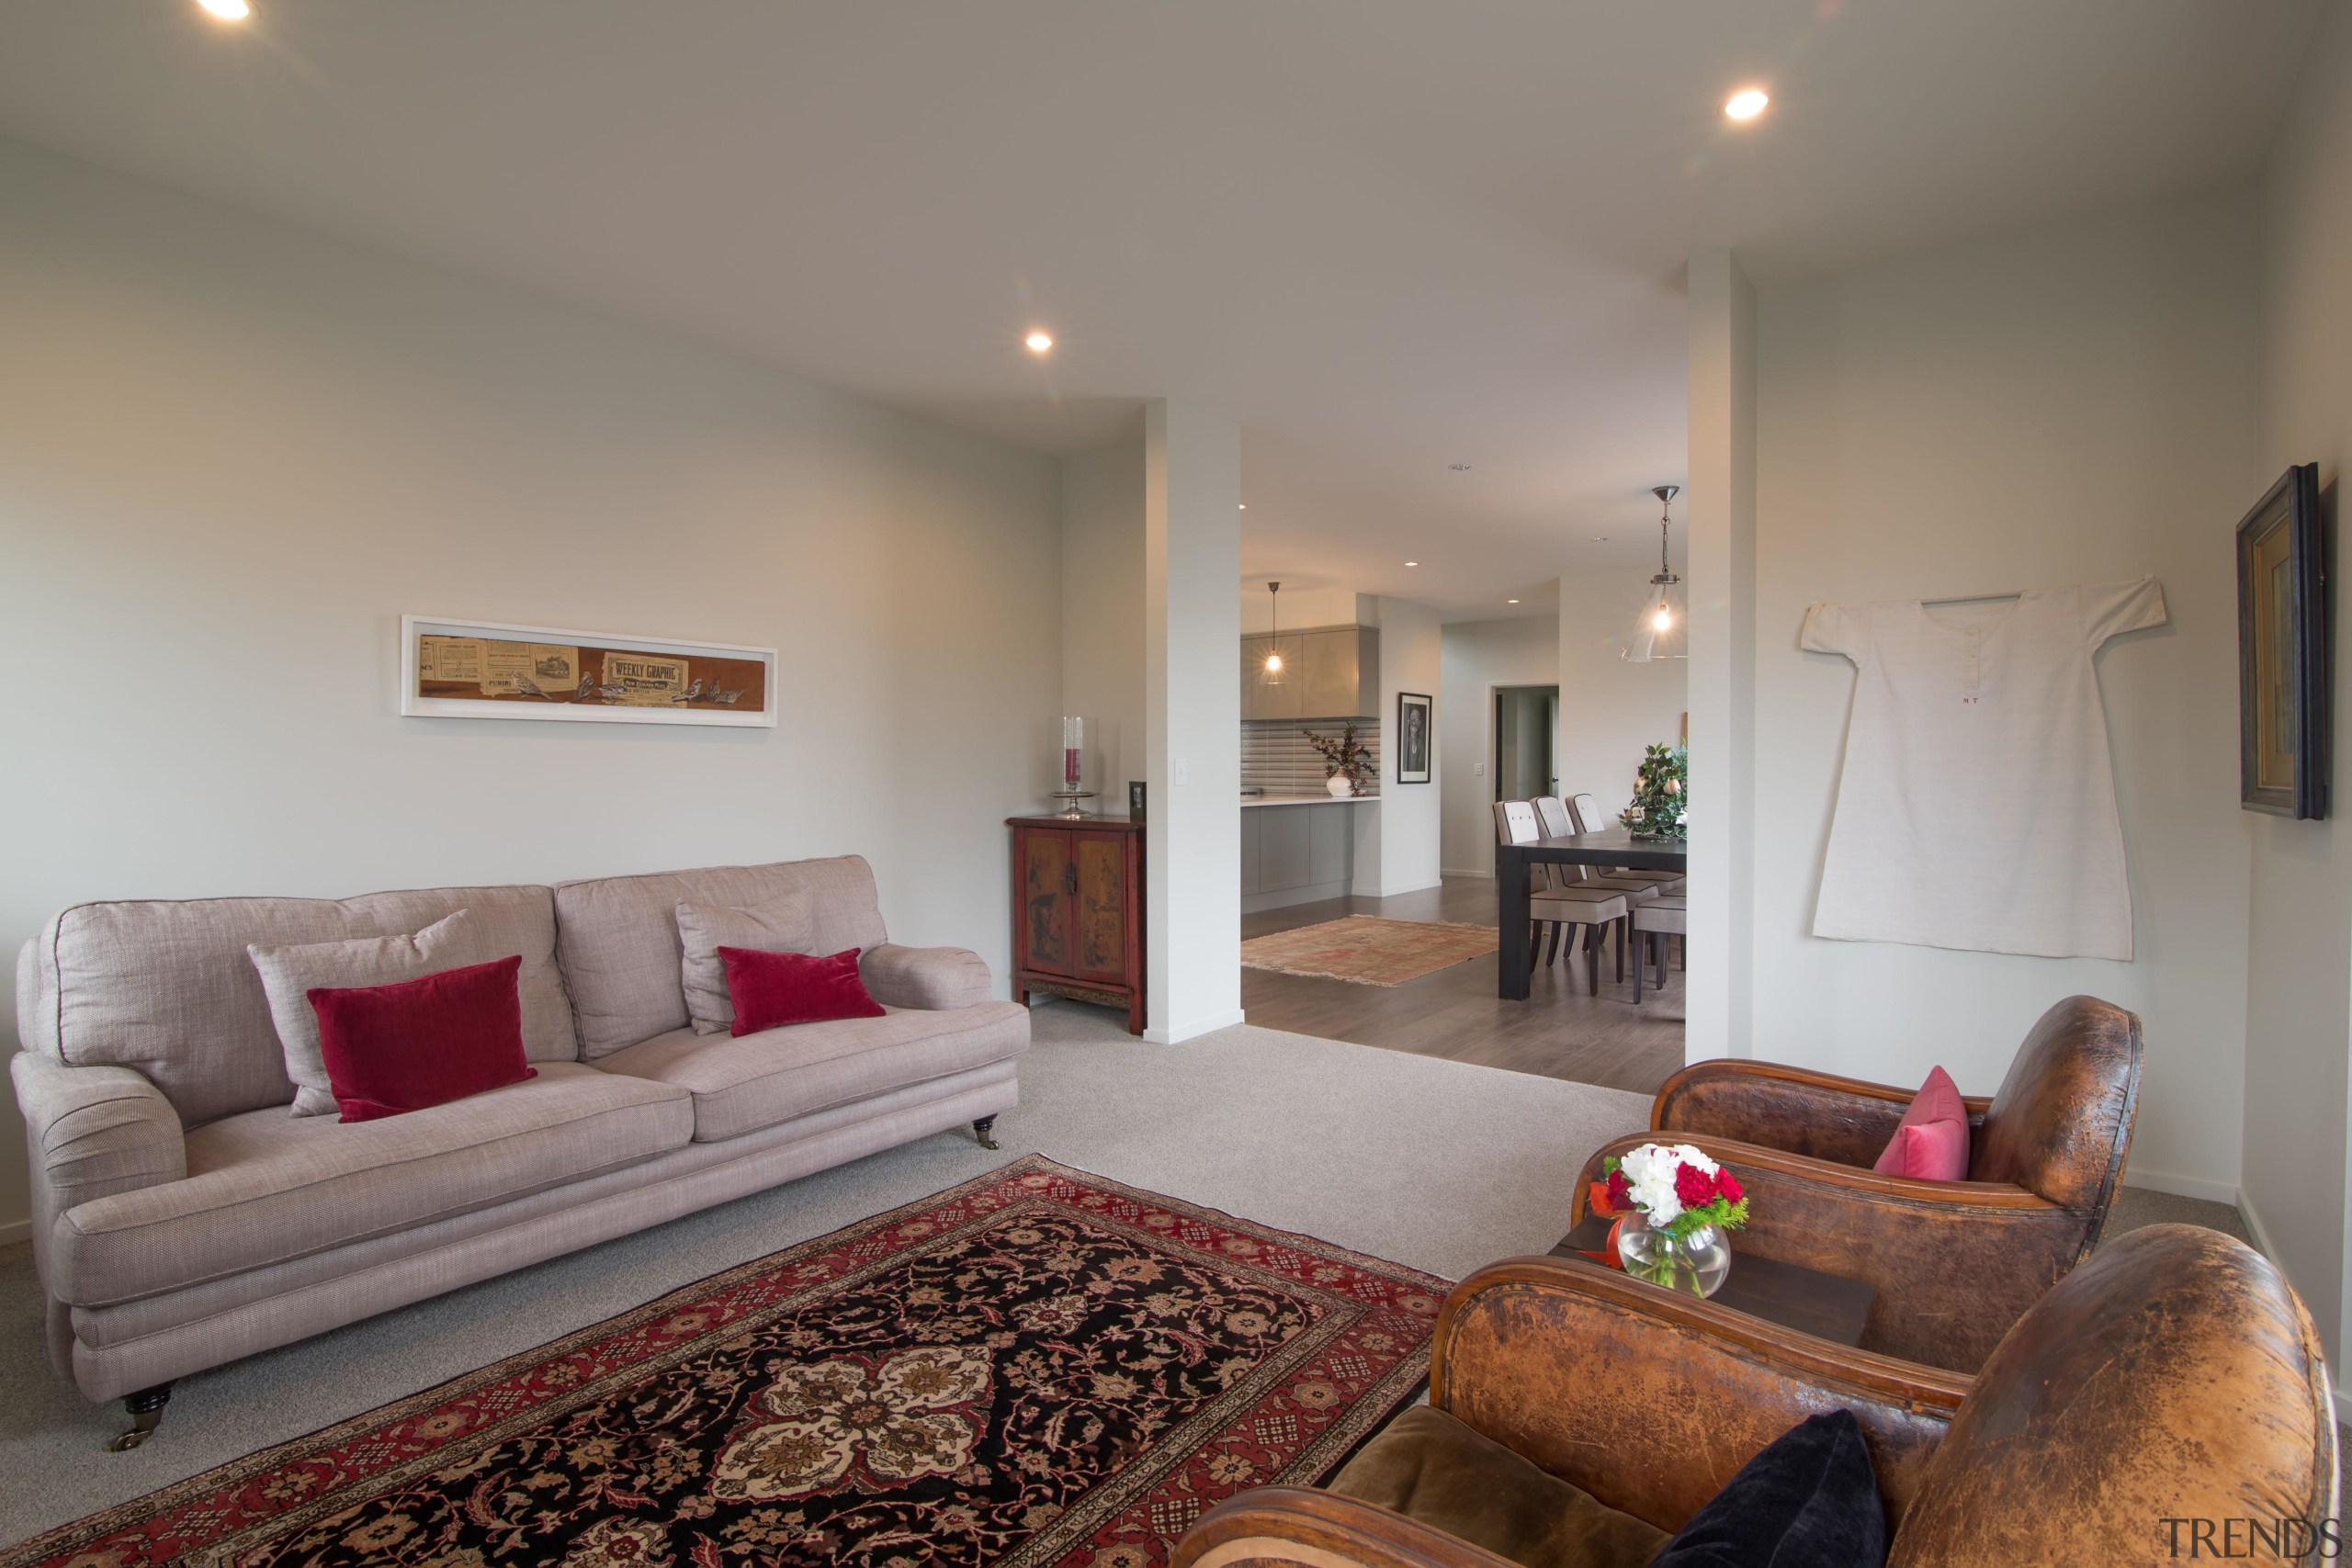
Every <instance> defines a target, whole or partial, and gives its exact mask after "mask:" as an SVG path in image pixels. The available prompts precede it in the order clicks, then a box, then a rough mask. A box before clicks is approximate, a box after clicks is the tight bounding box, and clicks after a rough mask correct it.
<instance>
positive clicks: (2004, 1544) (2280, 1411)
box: [1171, 1225, 2337, 1568]
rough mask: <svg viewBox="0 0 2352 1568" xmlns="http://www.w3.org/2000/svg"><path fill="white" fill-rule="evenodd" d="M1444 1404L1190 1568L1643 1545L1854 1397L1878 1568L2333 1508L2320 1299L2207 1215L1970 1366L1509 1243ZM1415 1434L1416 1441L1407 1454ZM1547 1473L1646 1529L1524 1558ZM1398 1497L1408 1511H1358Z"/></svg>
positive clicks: (2034, 1312)
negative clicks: (1923, 1360)
mask: <svg viewBox="0 0 2352 1568" xmlns="http://www.w3.org/2000/svg"><path fill="white" fill-rule="evenodd" d="M1839 1407H1843V1408H1846V1409H1849V1410H1851V1411H1852V1412H1853V1413H1854V1415H1855V1416H1856V1418H1857V1419H1858V1420H1859V1421H1860V1424H1861V1427H1862V1429H1863V1432H1864V1434H1865V1438H1866V1440H1867V1441H1868V1443H1869V1445H1870V1448H1871V1461H1872V1463H1873V1465H1874V1466H1875V1467H1876V1470H1877V1472H1878V1483H1879V1491H1880V1498H1881V1501H1882V1502H1883V1505H1884V1506H1885V1509H1886V1518H1887V1525H1888V1529H1889V1534H1890V1536H1891V1538H1892V1540H1893V1551H1892V1553H1891V1555H1890V1556H1889V1559H1888V1562H1889V1568H1996V1565H1997V1568H2016V1565H2017V1564H2019V1563H2032V1564H2035V1565H2037V1568H2091V1565H2093V1564H2097V1565H2098V1568H2109V1565H2110V1564H2114V1563H2120V1562H2157V1561H2164V1560H2167V1559H2168V1558H2169V1557H2170V1556H2171V1555H2173V1553H2172V1552H2171V1551H2168V1550H2167V1532H2170V1534H2171V1536H2172V1537H2174V1538H2175V1539H2177V1545H2178V1552H2177V1554H2178V1555H2179V1556H2181V1557H2183V1558H2186V1557H2187V1556H2188V1554H2189V1551H2190V1550H2191V1548H2192V1546H2193V1545H2194V1544H2195V1543H2196V1533H2195V1532H2196V1530H2197V1528H2198V1521H2200V1520H2201V1521H2206V1522H2207V1530H2208V1539H2207V1540H2206V1542H2205V1545H2204V1555H2206V1556H2214V1555H2217V1552H2216V1551H2215V1545H2216V1543H2217V1542H2218V1540H2220V1539H2221V1537H2220V1532H2222V1531H2223V1530H2225V1529H2226V1530H2229V1531H2233V1532H2234V1533H2233V1539H2234V1540H2235V1541H2236V1543H2237V1545H2238V1547H2239V1548H2240V1551H2239V1552H2238V1554H2239V1555H2248V1554H2249V1553H2247V1552H2246V1551H2245V1545H2246V1542H2247V1540H2248V1539H2249V1538H2248V1534H2247V1526H2246V1524H2245V1521H2246V1520H2248V1519H2252V1520H2254V1521H2256V1523H2257V1524H2258V1525H2259V1526H2260V1527H2261V1528H2262V1529H2264V1530H2266V1531H2270V1532H2272V1539H2274V1540H2276V1539H2278V1537H2277V1535H2276V1532H2277V1531H2278V1529H2281V1528H2282V1527H2281V1525H2280V1523H2279V1521H2282V1520H2293V1521H2300V1524H2298V1525H2297V1526H2295V1527H2294V1528H2296V1529H2302V1530H2309V1529H2312V1528H2314V1527H2316V1526H2317V1525H2318V1524H2319V1522H2320V1521H2322V1520H2327V1519H2333V1518H2334V1517H2335V1509H2336V1458H2337V1456H2336V1433H2335V1416H2334V1413H2333V1410H2332V1409H2331V1407H2330V1404H2329V1398H2328V1387H2327V1374H2326V1371H2325V1369H2324V1366H2323V1364H2322V1362H2321V1359H2320V1346H2319V1339H2318V1335H2317V1333H2316V1332H2315V1331H2314V1329H2313V1328H2312V1321H2311V1317H2310V1314H2307V1313H2306V1312H2304V1310H2303V1307H2302V1303H2301V1302H2299V1301H2298V1300H2296V1298H2295V1294H2294V1292H2292V1291H2291V1290H2290V1289H2289V1288H2288V1285H2287V1282H2286V1280H2284V1279H2283V1278H2282V1277H2281V1276H2280V1275H2279V1273H2278V1269H2275V1268H2274V1267H2272V1265H2271V1264H2270V1263H2269V1262H2268V1261H2267V1259H2265V1258H2263V1257H2262V1256H2261V1255H2260V1254H2258V1253H2256V1252H2255V1251H2254V1250H2253V1249H2252V1248H2251V1247H2246V1246H2245V1244H2243V1243H2241V1242H2238V1241H2236V1240H2234V1239H2233V1238H2232V1237H2229V1236H2226V1235H2222V1234H2221V1233H2220V1232H2218V1231H2211V1230H2206V1229H2203V1228H2202V1227H2200V1226H2196V1225H2155V1226H2152V1227H2150V1228H2148V1229H2145V1230H2142V1231H2136V1232H2134V1233H2132V1234H2131V1235H2127V1236H2124V1237H2122V1238H2120V1240H2118V1241H2116V1242H2114V1243H2112V1244H2110V1245H2109V1247H2105V1248H2104V1249H2102V1250H2101V1251H2100V1253H2099V1255H2098V1257H2097V1258H2094V1259H2092V1260H2091V1261H2090V1262H2089V1263H2087V1264H2086V1265H2085V1266H2084V1267H2083V1268H2081V1269H2076V1270H2075V1272H2074V1273H2073V1275H2072V1276H2070V1277H2069V1278H2068V1279H2067V1280H2064V1282H2063V1283H2061V1284H2060V1285H2058V1286H2057V1287H2056V1288H2055V1289H2053V1290H2052V1291H2051V1292H2049V1293H2048V1294H2047V1295H2045V1296H2044V1297H2043V1298H2042V1299H2041V1301H2040V1302H2039V1303H2036V1304H2035V1305H2034V1306H2033V1308H2032V1309H2031V1310H2030V1311H2029V1312H2028V1313H2027V1314H2025V1315H2024V1316H2023V1317H2022V1318H2021V1319H2019V1320H2018V1324H2017V1325H2016V1326H2015V1327H2014V1328H2013V1329H2011V1331H2010V1332H2009V1334H2008V1336H2007V1338H2005V1339H2004V1340H2003V1341H2002V1342H2001V1344H2000V1346H1999V1348H1996V1350H1995V1351H1994V1353H1993V1354H1992V1356H1991V1357H1990V1358H1989V1359H1987V1360H1986V1361H1985V1368H1984V1371H1982V1372H1981V1373H1979V1374H1978V1375H1977V1376H1975V1377H1973V1378H1969V1377H1964V1376H1961V1375H1958V1374H1955V1373H1951V1372H1948V1371H1939V1370H1936V1369H1933V1368H1926V1367H1917V1366H1911V1365H1907V1364H1905V1363H1904V1362H1900V1361H1895V1360H1892V1359H1888V1358H1886V1357H1883V1356H1877V1355H1873V1354H1871V1353H1870V1352H1869V1351H1862V1350H1849V1349H1846V1348H1843V1347H1839V1346H1835V1345H1831V1344H1828V1343H1826V1342H1825V1341H1822V1340H1818V1339H1813V1338H1809V1337H1805V1336H1803V1335H1798V1334H1793V1333H1791V1332H1789V1331H1787V1330H1784V1329H1781V1328H1778V1327H1776V1326H1774V1325H1771V1324H1768V1323H1764V1322H1761V1321H1759V1320H1758V1319H1755V1318H1751V1317H1748V1316H1747V1315H1745V1314H1740V1313H1736V1312H1733V1311H1731V1310H1729V1309H1728V1308H1724V1307H1720V1306H1717V1305H1714V1304H1713V1303H1709V1302H1704V1301H1698V1300H1694V1299H1691V1298H1689V1297H1684V1296H1678V1295H1670V1294H1668V1293H1667V1292H1663V1291H1659V1290H1657V1289H1656V1288H1655V1287H1652V1286H1649V1285H1645V1284H1643V1283H1641V1282H1639V1281H1638V1280H1630V1279H1627V1278H1626V1277H1625V1276H1623V1275H1622V1274H1618V1273H1614V1272H1612V1271H1611V1270H1608V1269H1600V1268H1597V1267H1594V1266H1592V1265H1590V1264H1588V1263H1585V1262H1583V1261H1582V1260H1581V1259H1573V1258H1515V1259H1511V1260H1509V1261H1506V1262H1502V1263H1498V1264H1495V1265H1493V1266H1492V1267H1490V1268H1487V1269H1480V1270H1479V1271H1478V1272H1477V1273H1476V1274H1474V1275H1472V1276H1471V1277H1470V1278H1469V1279H1467V1280H1464V1281H1463V1282H1462V1284H1461V1285H1459V1286H1458V1287H1456V1288H1455V1290H1454V1292H1453V1295H1452V1296H1450V1297H1449V1298H1448V1299H1447V1301H1446V1303H1445V1309H1444V1311H1443V1313H1442V1314H1441V1315H1440V1317H1439V1320H1438V1328H1437V1338H1436V1342H1435V1344H1434V1347H1433V1348H1432V1356H1431V1362H1430V1409H1428V1410H1413V1411H1408V1412H1406V1413H1405V1415H1404V1416H1399V1417H1398V1418H1397V1420H1396V1421H1393V1422H1391V1423H1390V1424H1389V1426H1388V1427H1386V1428H1385V1429H1383V1430H1382V1431H1381V1432H1380V1433H1379V1434H1377V1435H1376V1436H1374V1438H1373V1439H1372V1441H1371V1442H1370V1443H1368V1444H1366V1445H1365V1447H1364V1449H1363V1451H1362V1452H1361V1453H1360V1454H1358V1455H1357V1457H1356V1458H1355V1459H1353V1460H1351V1461H1350V1462H1349V1463H1348V1465H1347V1467H1346V1468H1345V1469H1344V1470H1343V1471H1341V1472H1340V1475H1339V1476H1338V1477H1337V1478H1335V1480H1334V1481H1333V1483H1332V1487H1333V1490H1330V1491H1308V1490H1304V1489H1298V1488H1290V1487H1271V1488H1266V1489H1263V1490H1260V1491H1256V1492H1249V1493H1244V1494H1242V1495H1240V1496H1238V1497H1234V1498H1231V1499H1228V1500H1227V1501H1226V1502H1225V1503H1222V1504H1220V1505H1219V1506H1216V1508H1213V1509H1211V1510H1210V1511H1209V1512H1208V1513H1207V1514H1205V1515H1204V1516H1202V1517H1201V1519H1200V1520H1199V1522H1198V1523H1197V1524H1195V1525H1194V1526H1193V1529H1192V1530H1191V1531H1190V1532H1189V1533H1187V1534H1186V1535H1185V1537H1184V1539H1183V1540H1182V1541H1181V1542H1180V1543H1178V1545H1177V1548H1176V1551H1175V1554H1174V1556H1173V1558H1172V1559H1171V1562H1173V1564H1174V1565H1175V1568H1243V1565H1256V1568H1274V1565H1277V1564H1283V1565H1288V1564H1313V1565H1314V1568H1344V1565H1348V1564H1362V1565H1363V1568H1510V1565H1511V1564H1513V1563H1521V1564H1527V1563H1544V1564H1546V1565H1547V1568H1548V1565H1558V1564H1566V1563H1570V1562H1576V1563H1579V1564H1584V1565H1588V1568H1612V1565H1613V1564H1615V1563H1617V1562H1645V1561H1646V1558H1647V1554H1648V1552H1649V1551H1654V1550H1655V1547H1656V1545H1657V1542H1658V1540H1660V1539H1661V1536H1660V1534H1659V1532H1670V1531H1672V1530H1675V1529H1679V1528H1680V1526H1681V1525H1682V1523H1683V1522H1684V1521H1685V1520H1687V1519H1688V1518H1689V1517H1691V1515H1692V1514H1693V1513H1695V1512H1696V1511H1697V1510H1698V1509H1699V1507H1700V1506H1701V1505H1702V1504H1703V1503H1704V1502H1706V1500H1707V1499H1708V1498H1709V1497H1711V1496H1713V1495H1714V1493H1715V1492H1716V1491H1717V1490H1719V1489H1720V1488H1721V1487H1722V1486H1723V1485H1724V1483H1725V1482H1727V1481H1729V1480H1730V1479H1731V1477H1732V1474H1733V1473H1734V1472H1736V1470H1738V1468H1739V1467H1740V1466H1741V1465H1742V1464H1744V1463H1746V1462H1747V1460H1748V1459H1749V1458H1751V1457H1752V1456H1754V1455H1755V1453H1756V1452H1757V1451H1758V1450H1760V1449H1762V1448H1763V1447H1764V1446H1765V1445H1766V1444H1767V1443H1769V1442H1770V1441H1771V1440H1772V1439H1773V1438H1776V1437H1778V1436H1780V1434H1781V1432H1783V1431H1785V1430H1786V1429H1787V1428H1789V1427H1792V1426H1794V1425H1795V1424H1796V1423H1797V1422H1799V1421H1802V1420H1804V1418H1805V1417H1807V1416H1813V1415H1815V1414H1818V1413H1820V1412H1822V1411H1825V1410H1830V1409H1836V1408H1839ZM1408 1445H1418V1450H1419V1451H1417V1452H1399V1451H1398V1450H1399V1449H1400V1448H1402V1447H1405V1446H1408ZM1441 1449H1442V1450H1445V1452H1444V1455H1443V1456H1440V1455H1439V1451H1438V1450H1441ZM1465 1455H1479V1456H1483V1460H1484V1463H1485V1465H1486V1467H1487V1469H1486V1474H1485V1477H1484V1479H1485V1484H1479V1483H1478V1482H1479V1480H1480V1478H1479V1477H1477V1476H1475V1475H1474V1476H1472V1477H1470V1479H1469V1480H1468V1481H1467V1482H1463V1481H1461V1480H1460V1479H1459V1476H1457V1483H1456V1484H1455V1485H1453V1488H1452V1492H1451V1495H1452V1498H1453V1508H1452V1511H1451V1514H1450V1516H1447V1517H1428V1515H1429V1514H1430V1510H1427V1509H1425V1508H1424V1507H1423V1506H1422V1501H1423V1499H1424V1497H1427V1496H1432V1495H1434V1493H1435V1492H1437V1491H1441V1490H1442V1488H1432V1487H1431V1486H1430V1484H1428V1483H1429V1478H1430V1475H1431V1474H1432V1473H1433V1472H1434V1469H1435V1465H1434V1464H1433V1463H1432V1462H1431V1461H1433V1460H1434V1459H1436V1458H1439V1457H1444V1458H1447V1459H1449V1460H1450V1461H1453V1464H1454V1468H1455V1471H1456V1472H1462V1471H1463V1470H1464V1456H1465ZM1400 1476H1403V1477H1409V1478H1414V1479H1413V1481H1412V1483H1410V1484H1408V1485H1405V1486H1403V1487H1400V1486H1399V1485H1398V1483H1397V1477H1400ZM1531 1476H1532V1477H1533V1480H1532V1482H1531V1481H1530V1480H1529V1477H1531ZM1367 1478H1368V1479H1367ZM1562 1482H1566V1483H1568V1484H1567V1485H1566V1486H1562V1485H1560V1484H1559V1483H1562ZM1543 1486H1549V1487H1551V1488H1552V1489H1553V1490H1554V1491H1555V1493H1556V1494H1557V1496H1555V1498H1554V1499H1553V1500H1552V1506H1553V1507H1554V1508H1555V1510H1556V1509H1557V1508H1558V1507H1559V1506H1560V1500H1561V1499H1563V1498H1573V1497H1574V1494H1573V1493H1572V1492H1570V1490H1569V1488H1570V1487H1573V1488H1577V1489H1580V1490H1581V1492H1583V1493H1584V1494H1586V1495H1588V1498H1589V1500H1590V1501H1592V1502H1598V1503H1600V1504H1602V1505H1606V1506H1608V1507H1609V1508H1611V1509H1616V1510H1622V1512H1623V1515H1627V1516H1631V1521H1630V1523H1631V1526H1633V1527H1637V1531H1636V1533H1632V1534H1629V1533H1628V1531H1627V1529H1619V1531H1618V1532H1617V1534H1616V1535H1615V1536H1614V1537H1612V1538H1610V1539H1608V1540H1602V1541H1601V1546H1602V1547H1603V1548H1604V1549H1603V1550H1599V1551H1590V1550H1572V1551H1559V1550H1556V1548H1557V1546H1558V1545H1559V1543H1558V1542H1557V1541H1556V1540H1555V1541H1553V1542H1550V1543H1548V1544H1546V1543H1543V1542H1537V1543H1536V1544H1535V1545H1534V1546H1532V1547H1531V1545H1530V1543H1531V1542H1532V1541H1536V1538H1537V1536H1539V1535H1540V1534H1541V1531H1540V1530H1536V1529H1532V1527H1531V1524H1530V1518H1531V1517H1532V1516H1533V1515H1534V1514H1535V1513H1537V1512H1540V1510H1537V1509H1531V1508H1530V1507H1527V1506H1521V1505H1522V1502H1523V1501H1524V1500H1526V1499H1529V1498H1530V1497H1531V1495H1532V1491H1533V1489H1536V1488H1540V1487H1543ZM1384 1489H1385V1494H1386V1495H1388V1496H1389V1497H1390V1498H1392V1499H1393V1500H1394V1501H1395V1502H1397V1504H1398V1505H1400V1506H1383V1505H1382V1504H1381V1503H1380V1502H1376V1501H1369V1500H1367V1495H1381V1494H1382V1492H1383V1491H1384ZM1577 1501H1578V1502H1579V1505H1580V1506H1589V1504H1586V1502H1585V1500H1582V1499H1579V1500H1577ZM1416 1514H1420V1515H1423V1516H1424V1517H1415V1515H1416ZM1513 1515H1517V1516H1519V1517H1512V1516H1513ZM2230 1520H2234V1521H2238V1522H2237V1523H2235V1524H2225V1523H2224V1521H2230ZM1592 1539H1593V1540H1600V1537H1598V1536H1596V1537H1594V1538H1592ZM2304 1539H2308V1537H2306V1538H2304ZM1585 1544H1586V1545H1588V1546H1589V1544H1590V1542H1589V1541H1588V1542H1586V1543H1585ZM1498 1548H1499V1549H1501V1550H1499V1551H1498V1550H1496V1549H1498ZM1506 1552H1509V1553H1511V1554H1510V1555H1506V1554H1505V1553H1506ZM2282 1555H2284V1554H2282ZM2297 1560H2300V1559H2297Z"/></svg>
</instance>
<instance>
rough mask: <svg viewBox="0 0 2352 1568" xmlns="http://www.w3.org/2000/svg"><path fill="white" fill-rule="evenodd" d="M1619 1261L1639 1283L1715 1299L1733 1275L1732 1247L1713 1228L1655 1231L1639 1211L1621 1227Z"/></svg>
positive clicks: (1618, 1240) (1618, 1229)
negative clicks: (1682, 1231) (1644, 1281)
mask: <svg viewBox="0 0 2352 1568" xmlns="http://www.w3.org/2000/svg"><path fill="white" fill-rule="evenodd" d="M1617 1258H1618V1261H1619V1262H1621V1263H1623V1264H1624V1266H1625V1272H1626V1273H1628V1274H1631V1275H1632V1276H1633V1277H1634V1279H1636V1280H1648V1281H1649V1282H1650V1283H1651V1284H1653V1285H1658V1286H1662V1287H1664V1288H1665V1289H1667V1290H1669V1291H1675V1292H1680V1293H1681V1294H1684V1295H1690V1296H1712V1295H1713V1294H1714V1293H1715V1292H1717V1291H1719V1290H1722V1289H1723V1284H1724V1278H1725V1277H1726V1276H1728V1275H1729V1274H1730V1273H1731V1244H1730V1243H1729V1242H1728V1241H1726V1240H1724V1233H1723V1232H1722V1231H1720V1230H1718V1229H1716V1228H1715V1227H1714V1226H1713V1225H1701V1226H1700V1227H1699V1228H1698V1229H1696V1230H1694V1231H1691V1233H1690V1234H1689V1235H1673V1234H1671V1233H1670V1232H1667V1231H1661V1230H1652V1229H1651V1228H1650V1224H1649V1221H1648V1220H1647V1219H1646V1218H1645V1217H1644V1216H1643V1215H1642V1214H1641V1213H1639V1212H1638V1211H1637V1212H1635V1213H1631V1214H1628V1215H1626V1216H1625V1218H1624V1219H1623V1221H1622V1222H1621V1223H1620V1224H1618V1226H1617Z"/></svg>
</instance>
